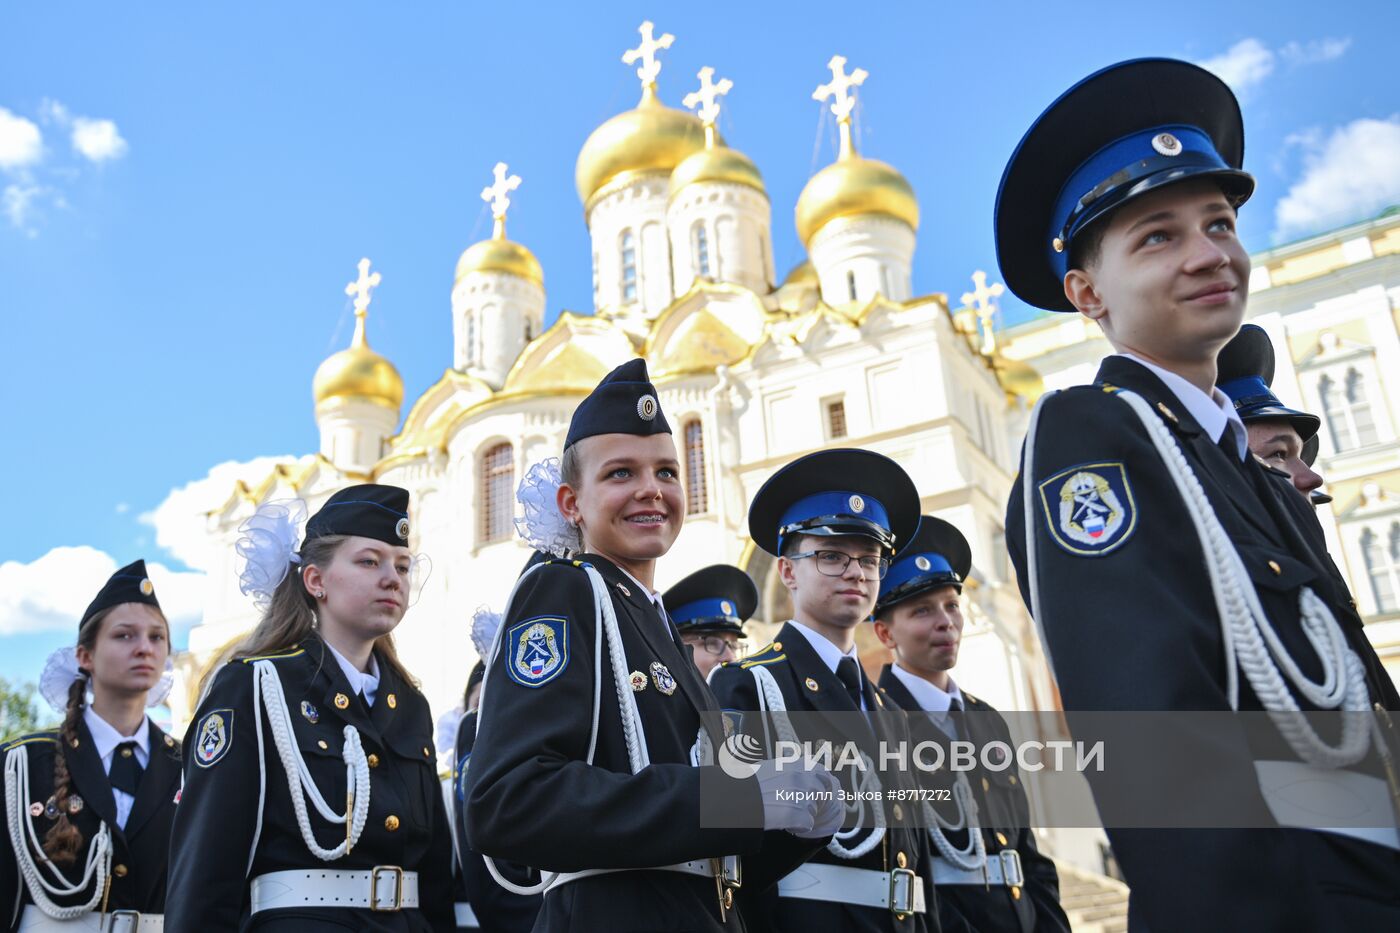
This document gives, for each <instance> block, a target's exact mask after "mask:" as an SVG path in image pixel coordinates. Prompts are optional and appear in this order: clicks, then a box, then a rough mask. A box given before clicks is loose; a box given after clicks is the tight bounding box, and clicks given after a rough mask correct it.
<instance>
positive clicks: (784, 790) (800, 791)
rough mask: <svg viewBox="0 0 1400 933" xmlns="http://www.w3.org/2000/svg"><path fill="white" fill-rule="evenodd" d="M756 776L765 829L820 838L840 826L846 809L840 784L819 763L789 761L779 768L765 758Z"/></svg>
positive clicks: (828, 834)
mask: <svg viewBox="0 0 1400 933" xmlns="http://www.w3.org/2000/svg"><path fill="white" fill-rule="evenodd" d="M754 777H755V778H757V779H758V787H759V792H760V793H761V794H762V795H763V828H764V829H782V830H787V831H788V832H790V833H792V834H793V835H794V836H799V837H801V838H803V839H819V838H821V837H822V836H830V835H831V834H832V833H833V832H835V831H836V830H837V829H839V828H840V826H841V819H842V817H843V815H844V809H845V807H844V805H843V804H842V802H841V800H840V799H839V793H838V792H839V789H840V785H839V784H838V783H837V781H836V778H834V777H833V776H832V774H831V772H830V771H828V770H826V769H825V768H823V767H821V766H820V765H816V766H814V767H813V768H812V769H811V770H803V769H801V768H799V767H797V766H796V765H792V764H789V765H788V766H787V767H786V768H783V769H781V770H779V769H778V767H777V765H776V764H774V763H773V762H772V761H765V762H763V764H761V765H759V766H758V771H757V772H756V773H755V774H754Z"/></svg>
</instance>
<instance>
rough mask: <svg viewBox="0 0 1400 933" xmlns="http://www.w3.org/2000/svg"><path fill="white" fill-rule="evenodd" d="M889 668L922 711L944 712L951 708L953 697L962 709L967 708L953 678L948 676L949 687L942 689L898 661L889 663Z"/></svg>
mask: <svg viewBox="0 0 1400 933" xmlns="http://www.w3.org/2000/svg"><path fill="white" fill-rule="evenodd" d="M890 670H891V671H892V672H893V673H894V676H896V677H898V678H899V682H900V683H902V684H904V686H905V689H907V690H908V691H909V693H910V695H912V696H913V697H914V701H915V702H916V703H918V704H919V708H920V709H922V710H923V711H924V712H926V713H946V712H948V710H949V709H950V708H951V705H952V701H953V700H954V699H956V700H957V701H958V702H959V703H961V704H962V705H963V709H967V701H966V700H965V699H963V695H962V691H961V690H959V689H958V685H957V683H956V682H954V680H953V678H951V677H949V678H948V687H949V689H948V690H946V691H944V690H940V689H938V687H937V686H936V685H934V684H933V683H930V682H929V681H927V680H924V678H922V677H920V676H919V675H918V674H911V673H910V672H909V671H906V670H905V669H904V668H902V667H900V666H899V662H898V661H896V662H895V663H894V664H891V665H890Z"/></svg>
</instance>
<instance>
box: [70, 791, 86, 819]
mask: <svg viewBox="0 0 1400 933" xmlns="http://www.w3.org/2000/svg"><path fill="white" fill-rule="evenodd" d="M82 812H83V798H81V797H79V796H78V795H77V794H73V795H71V796H70V797H69V798H68V814H69V815H70V816H77V815H78V814H79V813H82Z"/></svg>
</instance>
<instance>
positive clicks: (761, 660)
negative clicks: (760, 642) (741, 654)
mask: <svg viewBox="0 0 1400 933" xmlns="http://www.w3.org/2000/svg"><path fill="white" fill-rule="evenodd" d="M786 660H787V655H786V654H784V653H783V643H782V642H780V641H775V642H772V643H771V644H767V645H764V646H763V647H762V648H760V649H758V650H757V651H755V652H754V653H753V654H751V655H749V656H748V657H747V658H744V659H743V660H742V661H739V662H738V664H739V666H740V667H742V668H743V669H744V670H748V669H749V668H751V667H754V666H756V665H759V664H773V663H775V662H777V661H786Z"/></svg>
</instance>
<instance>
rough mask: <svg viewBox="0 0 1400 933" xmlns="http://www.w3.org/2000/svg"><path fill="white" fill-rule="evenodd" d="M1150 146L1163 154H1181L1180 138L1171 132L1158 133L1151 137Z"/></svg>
mask: <svg viewBox="0 0 1400 933" xmlns="http://www.w3.org/2000/svg"><path fill="white" fill-rule="evenodd" d="M1152 148H1153V149H1156V150H1157V151H1158V152H1160V153H1161V154H1162V155H1164V156H1179V155H1181V140H1179V139H1177V138H1176V137H1175V136H1173V135H1172V134H1171V133H1158V134H1157V135H1156V136H1153V137H1152Z"/></svg>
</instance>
